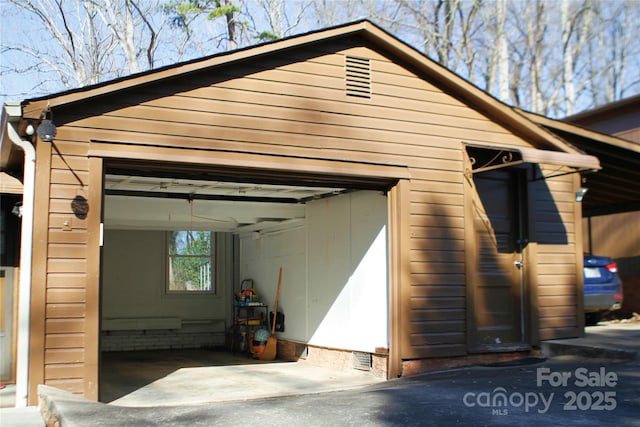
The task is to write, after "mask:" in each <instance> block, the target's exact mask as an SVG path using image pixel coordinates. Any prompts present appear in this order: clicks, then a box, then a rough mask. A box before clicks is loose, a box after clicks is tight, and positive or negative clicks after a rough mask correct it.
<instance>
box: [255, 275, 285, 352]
mask: <svg viewBox="0 0 640 427" xmlns="http://www.w3.org/2000/svg"><path fill="white" fill-rule="evenodd" d="M281 283H282V267H280V273H279V274H278V289H277V290H276V305H275V308H274V310H273V320H272V322H271V335H269V338H268V339H267V344H266V345H265V347H264V351H263V352H262V355H261V356H260V360H275V358H276V350H277V347H278V339H277V338H276V315H277V314H278V299H279V298H280V284H281Z"/></svg>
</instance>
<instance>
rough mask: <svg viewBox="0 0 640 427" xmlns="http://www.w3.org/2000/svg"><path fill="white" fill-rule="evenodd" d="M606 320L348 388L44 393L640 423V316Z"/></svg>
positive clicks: (448, 420)
mask: <svg viewBox="0 0 640 427" xmlns="http://www.w3.org/2000/svg"><path fill="white" fill-rule="evenodd" d="M598 328H601V329H593V330H592V329H587V336H586V337H585V338H584V339H580V340H582V341H579V340H577V341H576V340H567V345H571V346H574V347H577V348H578V349H577V350H576V349H575V348H574V349H573V350H571V351H568V352H561V353H560V354H557V355H552V356H553V357H550V358H544V357H538V358H528V359H524V360H521V361H518V362H512V363H503V364H494V365H490V366H472V367H467V368H460V369H455V370H447V371H442V372H436V373H429V374H424V375H418V376H413V377H408V378H399V379H397V380H391V381H386V382H383V383H377V384H374V385H368V386H363V387H362V388H359V389H351V390H346V391H332V392H326V393H316V394H306V395H290V396H282V395H281V396H278V397H272V398H264V397H262V398H259V399H255V400H244V401H231V402H210V403H206V404H199V405H194V406H190V405H179V406H165V407H122V406H117V405H106V404H101V403H95V402H89V401H86V400H84V399H82V398H78V397H76V396H73V395H71V394H69V393H65V392H62V391H59V390H56V389H51V388H46V387H45V388H43V389H42V393H41V396H42V397H43V403H44V404H45V407H47V408H48V410H49V411H50V413H51V414H54V415H56V416H57V417H58V419H59V420H60V421H61V426H83V427H84V426H88V425H91V426H116V425H117V426H160V425H162V426H211V425H224V426H248V425H260V426H283V425H294V424H295V425H305V426H327V425H332V426H352V425H357V426H361V425H367V426H396V425H397V426H400V425H402V426H422V425H434V426H440V425H442V426H451V425H454V426H455V425H464V426H502V425H509V426H512V425H534V424H535V425H566V426H593V425H616V426H639V427H640V392H639V390H640V359H639V358H638V354H640V339H639V338H640V323H635V324H618V325H607V326H601V327H598ZM598 334H599V335H600V338H599V339H597V336H598ZM593 339H597V341H592V340H593ZM616 343H617V344H616ZM621 343H623V344H624V348H618V350H624V353H616V352H613V353H611V352H607V351H605V350H607V349H610V350H615V349H616V348H615V347H616V345H618V347H620V344H621ZM587 344H588V345H587ZM580 346H582V348H583V349H584V352H583V353H580V351H579V348H580ZM594 348H597V349H599V351H596V352H594V351H593V349H594ZM600 350H602V351H600ZM613 356H615V357H613ZM622 356H624V357H622ZM32 409H33V410H34V411H36V412H35V413H36V414H37V409H36V408H32ZM7 411H8V412H7ZM11 411H15V410H13V409H2V410H0V425H2V426H3V427H4V426H19V425H24V426H41V425H43V423H42V418H40V419H39V420H34V424H24V423H23V424H16V423H17V422H19V421H20V419H19V418H17V417H14V416H13V414H12V413H11ZM22 420H24V418H23V419H22ZM14 422H16V423H14Z"/></svg>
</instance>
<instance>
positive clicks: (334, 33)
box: [22, 21, 367, 119]
mask: <svg viewBox="0 0 640 427" xmlns="http://www.w3.org/2000/svg"><path fill="white" fill-rule="evenodd" d="M366 28H367V27H366V22H364V21H362V22H357V23H354V24H352V25H348V26H344V27H337V28H330V29H327V30H324V31H320V32H316V33H309V34H303V35H301V36H297V37H292V38H289V39H284V40H280V41H276V42H273V43H267V44H263V45H258V46H254V47H248V48H246V49H239V50H236V51H232V52H229V53H222V54H219V55H216V56H213V57H210V58H206V59H204V60H195V61H192V62H187V63H184V64H181V65H176V66H170V67H167V68H161V69H159V70H155V71H153V70H151V71H147V72H144V73H141V74H138V75H133V76H131V77H128V78H124V79H121V80H117V81H115V82H113V83H105V84H99V85H97V86H94V87H89V88H87V89H86V90H81V89H79V90H78V91H72V92H68V93H62V94H61V95H59V96H56V95H54V96H53V97H51V98H43V99H38V100H36V101H33V102H31V101H26V102H25V103H24V104H23V106H22V116H23V117H25V118H33V119H39V118H40V117H41V116H42V114H43V112H44V111H46V110H47V109H48V108H54V107H57V106H62V105H66V104H70V103H73V102H78V101H86V100H88V99H90V98H93V97H96V96H101V95H107V94H111V93H114V92H118V91H122V90H126V89H130V88H133V87H136V86H141V85H144V84H149V83H155V82H159V81H161V80H164V79H169V78H175V77H179V76H181V75H185V74H188V73H192V72H197V71H202V70H204V69H207V68H213V67H217V66H220V65H226V64H230V63H233V62H235V61H242V60H245V59H249V58H253V57H257V56H262V55H267V54H270V53H275V52H278V51H282V50H285V49H290V48H295V47H299V46H303V45H306V44H311V43H316V42H319V41H326V40H330V39H333V38H336V37H345V36H349V35H351V34H354V33H358V32H360V31H363V30H366Z"/></svg>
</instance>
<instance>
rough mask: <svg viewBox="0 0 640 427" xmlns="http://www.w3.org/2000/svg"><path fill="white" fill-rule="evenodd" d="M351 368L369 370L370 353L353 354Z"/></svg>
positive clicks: (356, 352)
mask: <svg viewBox="0 0 640 427" xmlns="http://www.w3.org/2000/svg"><path fill="white" fill-rule="evenodd" d="M353 368H354V369H359V370H361V371H370V370H371V353H364V352H361V351H354V352H353Z"/></svg>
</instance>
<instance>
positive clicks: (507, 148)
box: [2, 21, 599, 404]
mask: <svg viewBox="0 0 640 427" xmlns="http://www.w3.org/2000/svg"><path fill="white" fill-rule="evenodd" d="M5 116H6V120H7V121H8V122H9V123H8V128H7V129H8V133H7V135H6V136H4V137H3V138H4V140H3V142H2V143H3V147H5V146H6V145H5V144H10V145H11V146H12V147H13V151H16V150H17V149H18V147H19V146H21V144H22V145H24V144H29V145H30V146H35V153H34V154H35V173H34V174H33V175H32V176H31V177H29V176H28V173H27V172H25V171H26V169H25V168H24V167H23V164H20V163H19V162H18V163H17V162H15V161H14V162H9V161H8V159H9V158H12V159H15V156H4V155H3V159H2V160H3V168H5V167H6V169H8V170H9V169H12V168H13V172H14V173H15V174H20V173H22V174H23V175H24V180H29V179H31V180H33V182H34V183H35V187H34V194H35V198H34V203H33V242H34V245H33V252H32V254H31V255H32V259H33V261H32V266H31V268H30V272H31V280H30V284H31V285H30V288H29V286H28V285H27V289H29V292H30V305H29V306H28V307H26V308H25V307H21V309H23V310H25V309H28V310H29V313H30V326H29V329H28V330H29V331H30V334H29V337H28V342H29V349H30V351H29V355H28V356H29V358H28V360H29V363H28V372H27V371H23V372H25V374H24V375H23V376H22V378H23V383H22V384H23V385H24V387H25V388H26V387H27V386H26V384H28V399H29V402H30V403H31V404H33V403H35V401H36V398H37V397H36V386H37V384H40V383H45V384H48V385H52V386H55V387H60V388H63V389H67V390H71V391H73V392H76V393H78V394H83V395H84V396H85V397H88V398H91V399H96V398H97V396H98V389H99V377H98V372H99V356H100V352H101V350H102V351H105V350H118V349H130V348H128V347H127V346H128V345H134V346H136V345H137V346H139V347H138V348H144V347H146V348H153V347H152V346H153V345H160V344H158V342H162V340H164V342H165V343H166V345H170V346H175V347H180V348H186V347H188V346H207V345H211V346H213V345H224V343H225V340H226V334H227V332H226V331H227V330H228V329H229V327H230V326H232V325H233V323H234V317H233V316H234V294H236V293H237V292H238V291H239V290H240V287H241V286H242V282H243V281H244V280H245V279H251V280H252V281H253V285H254V287H255V289H256V292H257V294H258V295H259V297H260V299H261V301H263V302H264V303H266V304H267V305H268V306H270V307H273V305H274V297H275V294H276V284H277V279H278V271H279V269H280V267H282V269H283V272H284V273H283V282H282V291H281V295H280V303H279V307H280V308H281V309H282V311H283V313H284V314H285V319H286V320H285V325H286V327H285V328H284V331H282V332H277V335H278V343H279V348H278V350H279V351H280V352H281V357H286V358H295V357H299V356H304V357H307V358H309V359H313V358H316V360H317V361H318V363H320V362H321V361H322V362H324V363H329V364H332V365H333V366H336V365H348V363H346V362H345V363H343V362H344V361H345V360H346V359H347V358H350V357H352V356H353V355H354V354H355V355H356V356H358V357H360V356H362V357H363V358H364V359H368V360H369V361H370V362H369V363H371V364H373V365H375V366H374V367H373V369H374V370H375V371H376V372H377V373H378V374H380V375H383V376H385V377H388V378H392V377H397V376H400V375H409V374H411V373H414V372H418V371H421V370H425V369H429V368H433V367H435V366H442V365H443V364H446V365H455V364H462V363H468V362H470V361H478V360H496V359H500V358H505V357H518V356H522V355H523V354H528V352H530V351H531V350H532V349H534V348H535V347H536V346H537V345H538V343H539V341H540V340H544V339H552V338H563V337H576V336H580V335H581V334H582V333H583V322H584V319H583V314H582V308H581V304H582V302H581V301H582V298H581V292H582V288H581V283H582V268H581V265H582V240H581V235H582V234H581V229H580V224H581V213H580V205H579V203H577V202H576V201H575V193H576V191H577V190H578V189H579V187H580V174H581V173H583V172H585V173H586V172H593V171H595V170H597V169H599V163H598V160H597V159H596V158H594V157H591V156H586V155H583V154H582V153H580V152H578V151H577V150H576V149H574V148H573V147H571V146H569V145H567V144H565V143H564V142H563V141H562V140H560V139H558V138H557V137H555V136H554V135H552V134H550V133H548V132H546V131H544V130H543V129H541V128H540V127H538V126H537V125H535V124H534V123H532V122H531V121H529V120H528V119H527V118H526V117H524V116H523V115H521V114H519V113H518V112H516V111H514V110H512V109H511V108H509V107H507V106H505V105H503V104H501V103H500V102H498V101H497V100H495V99H493V98H492V97H490V96H489V95H488V94H486V93H484V92H482V91H481V90H479V89H477V88H476V87H474V86H472V85H471V84H469V83H468V82H466V81H465V80H463V79H461V78H459V77H458V76H456V75H455V74H453V73H451V72H450V71H448V70H446V69H444V68H443V67H441V66H439V65H438V64H436V63H434V62H432V61H431V60H429V59H428V58H426V57H424V56H423V55H421V54H420V53H419V52H417V51H415V50H414V49H412V48H411V47H409V46H407V45H405V44H403V43H402V42H401V41H399V40H398V39H396V38H394V37H393V36H391V35H389V34H388V33H386V32H384V31H383V30H381V29H380V28H379V27H377V26H375V25H373V24H372V23H370V22H368V21H362V22H356V23H352V24H348V25H344V26H340V27H335V28H330V29H326V30H322V31H318V32H313V33H308V34H304V35H301V36H297V37H292V38H288V39H284V40H279V41H276V42H273V43H267V44H263V45H259V46H256V47H252V48H249V49H242V50H237V51H232V52H229V53H225V54H221V55H215V56H212V57H207V58H203V59H200V60H196V61H192V62H188V63H181V64H176V65H175V66H171V67H167V68H163V69H159V70H154V71H151V72H148V73H142V74H136V75H133V76H130V77H127V78H123V79H119V80H115V81H111V82H106V83H104V84H99V85H96V86H91V87H87V88H82V89H79V90H74V91H69V92H64V93H59V94H54V95H51V96H48V97H44V98H38V99H29V100H26V101H23V102H22V104H21V105H20V109H19V112H17V113H14V114H11V111H10V110H8V109H5ZM49 121H50V122H49ZM43 123H44V124H49V123H53V124H54V125H55V127H56V133H55V135H54V137H53V138H48V137H47V136H45V135H44V133H42V132H40V134H41V135H40V136H36V135H34V136H29V132H27V129H28V127H29V125H30V126H31V127H32V128H33V129H37V128H39V127H40V126H41V125H42V124H43ZM50 134H52V132H50ZM45 139H50V140H51V141H49V142H47V141H46V140H45ZM2 152H3V153H4V152H5V150H4V148H3V150H2ZM25 188H27V186H25ZM25 199H27V196H26V190H25ZM23 221H24V220H23ZM187 232H189V233H187ZM180 233H183V234H182V235H181V234H180ZM195 233H197V234H195ZM187 234H189V235H191V236H192V237H189V238H193V236H199V237H197V239H200V240H199V241H202V242H207V245H205V247H207V248H208V249H207V250H208V252H206V253H205V252H203V253H200V254H198V256H199V257H200V258H201V260H202V261H203V264H202V265H203V267H202V269H201V271H202V275H201V276H198V278H191V279H189V280H186V279H185V280H183V281H182V285H176V286H177V287H176V288H173V286H174V285H173V280H174V279H175V277H174V275H173V274H172V273H173V272H175V268H176V267H175V266H174V264H173V261H174V260H172V257H174V258H175V257H179V256H183V255H184V254H181V253H179V252H180V251H176V250H175V248H177V247H178V246H179V245H180V243H179V242H178V241H179V240H180V239H186V237H185V236H186V235H187ZM180 236H182V237H180ZM28 243H30V242H28ZM24 246H25V241H24V240H23V248H24ZM191 255H192V254H191ZM205 258H206V259H207V260H209V261H206V260H205ZM23 259H24V258H23ZM207 262H210V264H207ZM176 265H177V264H176ZM23 267H25V266H24V265H23ZM27 268H28V267H27ZM187 282H188V283H187ZM154 331H155V332H154ZM149 336H152V337H154V338H153V341H154V343H155V344H154V343H152V342H151V340H150V339H149ZM145 340H147V341H145ZM350 361H351V359H349V363H351V362H350ZM19 371H20V369H19ZM26 373H28V375H26ZM27 376H28V381H26V380H25V378H26V377H27ZM20 378H21V377H20V373H19V374H18V381H19V383H20V381H21V380H20ZM25 381H26V382H25ZM19 389H20V388H19Z"/></svg>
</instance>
